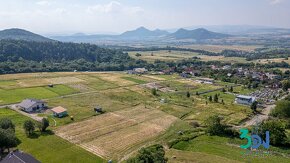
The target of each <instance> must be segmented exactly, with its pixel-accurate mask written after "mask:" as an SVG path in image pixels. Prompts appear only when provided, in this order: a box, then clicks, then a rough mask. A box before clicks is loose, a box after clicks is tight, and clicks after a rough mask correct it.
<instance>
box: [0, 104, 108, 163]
mask: <svg viewBox="0 0 290 163" xmlns="http://www.w3.org/2000/svg"><path fill="white" fill-rule="evenodd" d="M3 117H6V118H10V119H11V120H12V121H13V123H14V124H15V125H16V135H17V137H18V138H19V139H20V140H21V144H20V145H19V146H18V147H17V148H19V149H20V150H23V151H24V152H27V153H29V154H31V155H33V156H34V157H35V158H37V159H38V160H40V161H41V162H64V161H65V162H88V163H89V162H91V163H96V162H105V161H104V160H103V159H101V158H100V157H98V156H96V155H94V154H91V153H90V152H87V151H86V150H84V149H82V148H80V147H78V146H76V145H74V144H72V143H70V142H68V141H66V140H64V139H62V138H60V137H58V136H56V135H53V134H42V135H40V136H39V137H38V138H33V139H32V138H27V137H26V135H25V133H24V131H23V129H22V125H23V123H24V121H25V120H27V119H28V118H27V117H24V116H23V115H21V114H19V113H17V112H15V111H12V110H8V109H0V118H3ZM37 133H38V132H37ZM38 134H39V133H38Z"/></svg>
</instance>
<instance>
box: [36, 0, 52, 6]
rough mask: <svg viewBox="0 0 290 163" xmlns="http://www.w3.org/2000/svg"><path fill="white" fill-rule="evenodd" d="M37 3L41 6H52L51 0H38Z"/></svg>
mask: <svg viewBox="0 0 290 163" xmlns="http://www.w3.org/2000/svg"><path fill="white" fill-rule="evenodd" d="M36 4H37V5H39V6H50V5H51V3H50V2H49V1H38V2H36Z"/></svg>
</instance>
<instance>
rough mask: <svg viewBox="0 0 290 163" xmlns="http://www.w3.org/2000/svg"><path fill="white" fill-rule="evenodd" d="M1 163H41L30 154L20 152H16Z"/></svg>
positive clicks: (11, 153) (0, 162)
mask: <svg viewBox="0 0 290 163" xmlns="http://www.w3.org/2000/svg"><path fill="white" fill-rule="evenodd" d="M0 163H40V161H38V160H37V159H35V158H34V157H33V156H31V155H30V154H27V153H24V152H22V151H20V150H15V151H13V152H10V153H9V154H8V155H7V156H6V157H4V158H3V159H2V160H1V161H0Z"/></svg>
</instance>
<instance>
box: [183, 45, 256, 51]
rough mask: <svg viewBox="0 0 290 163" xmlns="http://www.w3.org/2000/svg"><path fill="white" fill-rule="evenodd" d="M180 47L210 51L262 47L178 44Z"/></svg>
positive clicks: (248, 49)
mask: <svg viewBox="0 0 290 163" xmlns="http://www.w3.org/2000/svg"><path fill="white" fill-rule="evenodd" d="M178 47H181V48H190V49H200V50H206V51H210V52H221V51H223V50H225V49H230V50H242V51H254V50H255V49H257V48H260V46H256V45H183V46H178Z"/></svg>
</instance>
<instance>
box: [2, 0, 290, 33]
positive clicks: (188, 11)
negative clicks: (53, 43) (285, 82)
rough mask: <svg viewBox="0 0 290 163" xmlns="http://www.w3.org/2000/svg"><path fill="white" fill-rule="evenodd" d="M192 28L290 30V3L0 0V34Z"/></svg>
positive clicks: (277, 0)
mask: <svg viewBox="0 0 290 163" xmlns="http://www.w3.org/2000/svg"><path fill="white" fill-rule="evenodd" d="M196 25H261V26H272V27H283V28H290V0H9V1H5V0H0V30H3V29H8V28H22V29H26V30H29V31H32V32H36V33H40V34H46V35H53V34H73V33H86V34H99V33H121V32H124V31H127V30H132V29H135V28H138V27H140V26H144V27H146V28H149V29H156V28H159V29H173V28H180V27H188V26H196Z"/></svg>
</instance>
